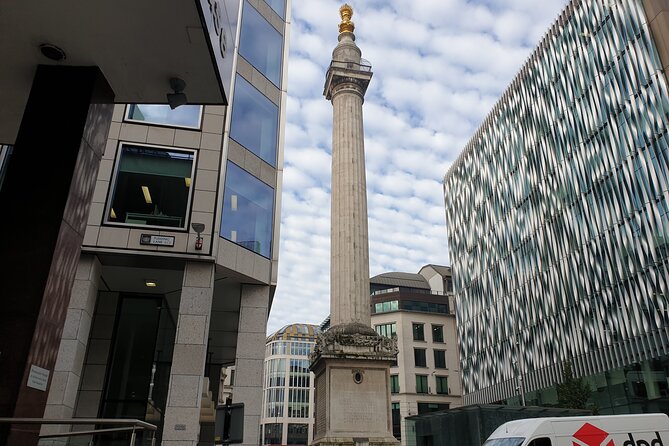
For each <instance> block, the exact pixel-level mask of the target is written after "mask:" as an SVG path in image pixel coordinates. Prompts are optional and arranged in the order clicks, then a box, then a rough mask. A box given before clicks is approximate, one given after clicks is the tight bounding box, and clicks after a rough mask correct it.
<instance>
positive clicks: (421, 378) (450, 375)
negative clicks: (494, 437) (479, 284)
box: [369, 265, 462, 445]
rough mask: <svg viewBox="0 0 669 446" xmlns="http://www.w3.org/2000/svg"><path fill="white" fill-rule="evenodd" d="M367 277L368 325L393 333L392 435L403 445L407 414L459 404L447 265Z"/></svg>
mask: <svg viewBox="0 0 669 446" xmlns="http://www.w3.org/2000/svg"><path fill="white" fill-rule="evenodd" d="M369 281H370V289H371V297H370V299H371V311H372V325H373V327H374V328H375V329H376V332H377V333H379V334H380V335H383V336H388V337H395V338H396V339H397V347H398V349H399V353H398V355H397V363H396V364H393V365H392V366H391V368H390V393H391V409H392V412H391V413H392V419H393V435H394V436H395V438H397V439H398V440H401V442H402V444H404V445H406V444H407V435H406V426H405V423H404V419H405V418H406V417H408V416H412V415H418V414H424V413H428V412H434V411H437V410H444V409H448V408H453V407H458V406H460V405H461V404H462V392H461V386H460V373H459V368H460V365H459V357H458V346H457V332H456V326H455V311H454V301H453V293H452V282H451V271H450V268H449V267H446V266H439V265H426V266H424V267H423V268H421V270H420V271H419V272H418V274H411V273H400V272H392V273H384V274H379V275H378V276H374V277H372V278H371V279H369Z"/></svg>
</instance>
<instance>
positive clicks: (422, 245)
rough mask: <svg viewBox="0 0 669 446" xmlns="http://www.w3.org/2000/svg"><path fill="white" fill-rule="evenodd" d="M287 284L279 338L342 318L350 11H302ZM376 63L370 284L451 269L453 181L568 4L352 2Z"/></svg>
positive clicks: (285, 221)
mask: <svg viewBox="0 0 669 446" xmlns="http://www.w3.org/2000/svg"><path fill="white" fill-rule="evenodd" d="M292 3H293V5H292V28H291V31H290V33H291V36H290V40H291V41H290V56H289V62H288V94H289V98H288V119H287V126H286V141H285V167H284V169H285V170H284V180H283V204H282V215H281V220H282V221H281V248H280V253H279V259H280V260H279V285H278V288H277V293H276V296H275V299H274V303H273V306H272V312H271V314H270V319H269V323H268V333H271V332H274V331H275V330H277V329H279V328H281V327H282V326H283V325H286V324H290V323H295V322H305V323H313V324H319V323H320V322H322V321H323V319H324V318H325V317H326V316H327V315H328V313H329V291H330V282H329V275H330V161H331V157H330V154H331V128H332V106H331V104H330V103H329V102H328V101H326V100H325V98H324V97H323V95H322V93H323V83H324V79H325V71H326V67H327V66H328V64H329V63H330V59H331V55H332V49H333V48H334V46H335V45H336V44H337V33H338V31H337V25H338V23H339V13H338V10H339V7H340V6H341V4H342V2H337V1H331V0H293V1H292ZM349 3H350V4H351V5H352V6H353V9H354V15H353V22H354V23H355V26H356V29H355V35H356V42H357V44H358V46H359V47H360V48H361V50H362V56H363V58H365V59H367V60H369V61H370V62H371V64H372V70H373V72H374V77H373V78H372V81H371V84H370V87H369V89H368V91H367V94H366V96H365V104H364V109H363V113H364V126H365V151H366V162H367V196H368V206H369V251H370V255H369V257H370V274H371V275H372V276H373V275H376V274H380V273H383V272H388V271H404V272H414V273H415V272H418V270H419V269H420V268H421V266H423V265H425V264H428V263H434V264H440V265H449V264H450V261H449V258H448V246H447V242H446V229H445V214H444V203H443V194H442V186H441V179H442V178H443V176H444V174H445V173H446V171H447V170H448V168H449V166H450V164H451V162H452V161H454V160H455V158H456V157H457V156H458V154H459V153H460V151H461V150H462V148H463V147H464V145H465V144H466V142H467V140H468V139H469V138H470V136H471V135H472V133H473V132H474V131H475V130H476V128H477V127H478V126H479V124H480V122H481V121H482V120H483V118H484V117H485V115H486V114H487V113H488V112H489V111H490V109H491V108H492V106H493V105H494V104H495V102H496V101H497V99H498V98H499V96H500V95H501V93H502V92H503V91H504V89H505V88H506V86H507V85H508V84H509V83H510V82H511V80H512V79H513V77H514V76H515V74H516V73H517V72H518V70H519V69H520V67H521V65H522V64H523V62H524V60H525V59H526V58H527V57H528V56H529V54H530V53H531V51H532V50H533V49H534V47H535V46H536V45H537V43H538V42H539V40H540V39H541V37H542V36H543V34H544V33H545V31H546V30H547V29H548V27H549V26H550V25H551V24H552V23H553V21H554V20H555V18H556V17H557V15H558V14H559V12H560V11H561V9H562V8H563V7H564V6H565V1H564V0H357V1H356V0H352V1H349Z"/></svg>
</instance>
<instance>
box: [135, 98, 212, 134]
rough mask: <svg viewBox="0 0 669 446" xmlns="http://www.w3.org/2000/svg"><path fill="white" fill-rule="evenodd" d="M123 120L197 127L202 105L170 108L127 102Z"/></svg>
mask: <svg viewBox="0 0 669 446" xmlns="http://www.w3.org/2000/svg"><path fill="white" fill-rule="evenodd" d="M125 120H126V121H131V122H142V123H146V124H159V125H167V126H170V127H185V128H189V129H199V128H200V123H201V121H202V106H201V105H182V106H181V107H179V108H175V109H174V110H172V109H171V108H170V106H169V105H155V104H129V105H128V107H127V108H126V110H125ZM222 130H223V129H221V131H222Z"/></svg>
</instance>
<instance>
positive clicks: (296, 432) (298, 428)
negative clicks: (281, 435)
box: [287, 423, 309, 446]
mask: <svg viewBox="0 0 669 446" xmlns="http://www.w3.org/2000/svg"><path fill="white" fill-rule="evenodd" d="M287 443H288V444H300V445H304V446H307V445H308V444H309V425H308V424H293V423H288V440H287Z"/></svg>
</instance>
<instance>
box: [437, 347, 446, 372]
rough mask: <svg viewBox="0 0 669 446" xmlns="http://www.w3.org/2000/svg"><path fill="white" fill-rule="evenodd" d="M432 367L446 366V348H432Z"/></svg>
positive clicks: (440, 367) (441, 367)
mask: <svg viewBox="0 0 669 446" xmlns="http://www.w3.org/2000/svg"><path fill="white" fill-rule="evenodd" d="M434 367H435V368H437V369H445V368H446V350H434Z"/></svg>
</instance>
